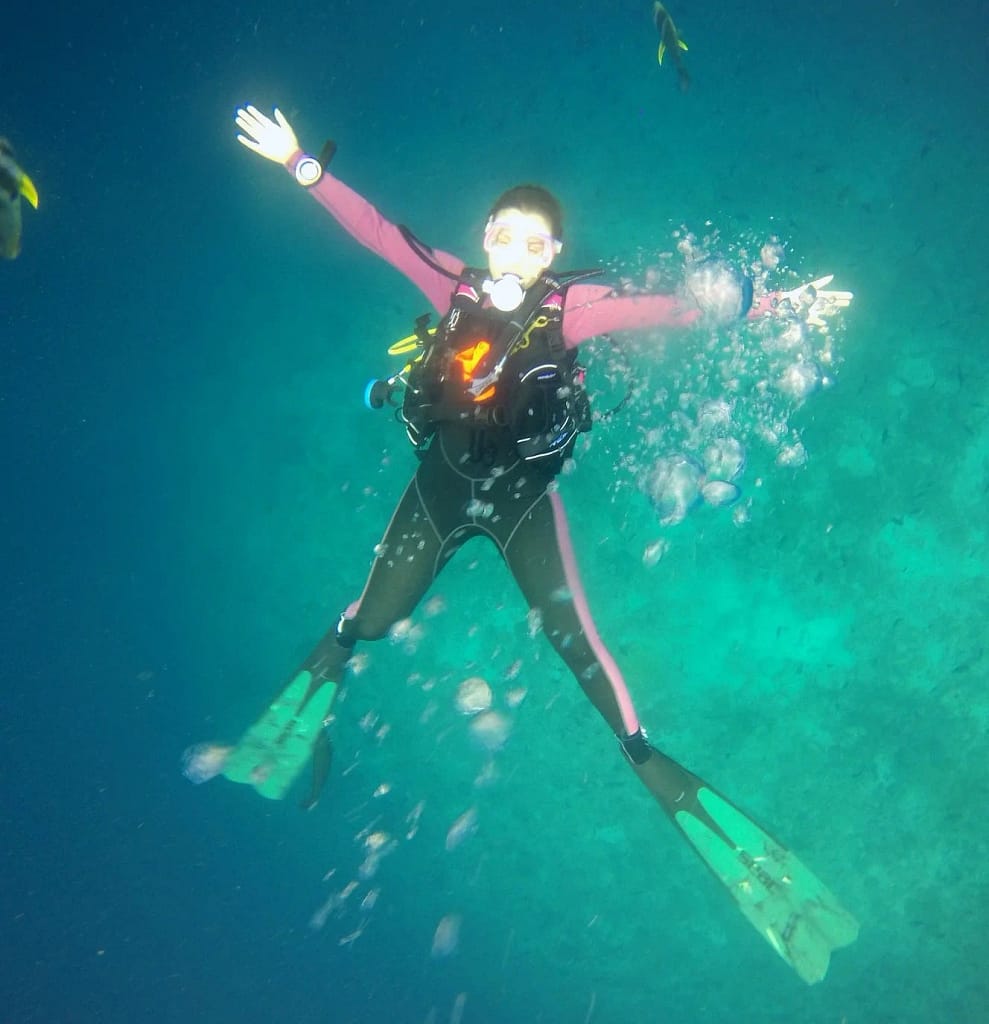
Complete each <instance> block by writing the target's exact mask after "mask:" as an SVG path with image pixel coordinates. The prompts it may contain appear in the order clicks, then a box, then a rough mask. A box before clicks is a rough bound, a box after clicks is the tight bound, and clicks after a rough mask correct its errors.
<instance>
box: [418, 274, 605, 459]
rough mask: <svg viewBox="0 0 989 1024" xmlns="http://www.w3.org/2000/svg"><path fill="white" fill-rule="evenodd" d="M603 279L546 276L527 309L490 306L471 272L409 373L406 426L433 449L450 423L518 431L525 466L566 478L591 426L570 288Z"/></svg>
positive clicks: (513, 434)
mask: <svg viewBox="0 0 989 1024" xmlns="http://www.w3.org/2000/svg"><path fill="white" fill-rule="evenodd" d="M597 273H598V271H582V272H577V273H572V274H565V275H560V276H554V275H550V274H543V275H542V276H541V277H540V278H539V280H538V281H537V282H536V283H535V284H534V285H533V286H532V287H531V288H530V289H529V290H528V291H527V293H526V294H525V297H524V299H523V301H522V304H521V305H520V306H519V308H518V309H516V310H514V311H512V312H509V313H506V312H501V311H499V310H497V309H495V308H493V307H484V306H483V305H482V295H483V291H482V285H483V283H484V280H485V279H486V277H487V275H486V274H485V272H484V271H482V270H475V269H466V270H464V272H463V273H462V274H461V275H460V278H459V279H458V280H457V284H456V287H455V288H454V292H453V297H452V300H451V305H450V309H449V311H448V313H447V314H446V316H444V317H443V319H442V321H441V322H440V324H439V326H438V328H437V329H436V331H435V333H433V334H431V335H426V334H425V332H424V331H423V332H422V335H421V336H423V340H424V350H423V352H422V355H421V356H420V357H419V358H418V359H417V360H416V361H415V362H414V363H413V364H412V365H411V367H410V368H409V373H408V379H407V385H406V389H405V399H404V402H403V405H402V412H401V418H402V420H403V421H404V423H405V427H406V433H407V434H408V436H409V440H410V441H411V442H412V444H413V445H414V446H415V448H416V449H417V450H422V449H424V448H425V447H426V446H427V444H428V442H429V439H430V437H432V435H433V434H434V433H435V432H436V430H437V428H438V427H439V426H440V425H441V424H442V423H449V422H463V423H467V424H470V425H476V426H477V427H478V428H496V429H502V430H506V431H508V432H509V433H510V435H511V438H512V440H513V441H514V444H515V449H516V451H517V453H518V455H519V456H520V458H522V459H525V460H527V461H531V462H537V461H538V462H542V463H543V464H544V465H545V466H546V467H547V468H548V469H552V470H553V471H556V470H558V469H559V467H560V466H562V464H563V461H564V459H566V458H567V457H568V456H569V455H570V453H571V452H572V450H573V446H574V443H575V441H576V438H577V435H578V434H579V433H581V432H582V431H586V430H590V428H591V409H590V402H589V400H588V397H587V392H586V390H585V388H584V371H583V367H581V366H580V364H579V363H578V362H577V355H576V352H575V351H574V350H568V349H567V348H566V345H565V343H564V340H563V307H564V303H565V301H566V291H567V288H568V287H569V286H570V285H571V284H573V283H574V282H575V281H577V280H583V279H585V278H587V277H590V276H592V275H594V274H597Z"/></svg>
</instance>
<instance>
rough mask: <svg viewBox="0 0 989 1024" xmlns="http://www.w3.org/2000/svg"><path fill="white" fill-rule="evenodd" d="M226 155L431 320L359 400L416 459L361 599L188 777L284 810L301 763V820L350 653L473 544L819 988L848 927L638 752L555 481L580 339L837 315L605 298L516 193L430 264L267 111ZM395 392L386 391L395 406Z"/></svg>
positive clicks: (322, 772)
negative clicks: (240, 788) (395, 366)
mask: <svg viewBox="0 0 989 1024" xmlns="http://www.w3.org/2000/svg"><path fill="white" fill-rule="evenodd" d="M236 123H237V126H238V128H239V129H240V134H239V135H238V140H239V141H240V142H241V143H242V144H243V145H244V146H246V147H247V148H248V149H250V150H251V151H253V152H254V153H257V154H258V155H260V156H262V157H264V158H265V159H268V160H271V161H273V162H274V163H277V164H281V165H282V166H283V167H284V168H285V169H286V170H287V171H288V173H290V174H291V175H293V177H294V178H295V180H296V181H297V182H298V183H299V185H300V186H302V187H303V188H304V189H306V190H307V191H308V192H309V193H310V194H311V195H312V197H313V198H314V199H315V200H316V201H317V202H318V203H319V204H320V205H321V206H323V207H324V208H325V209H326V210H327V211H328V212H329V213H330V215H331V216H332V217H333V218H334V219H335V220H336V221H337V222H338V223H339V224H340V225H341V226H342V227H343V228H344V230H345V231H346V232H347V233H348V234H350V235H351V236H352V237H353V238H354V239H356V240H357V241H358V242H360V243H361V244H362V245H364V246H366V247H367V248H368V249H370V250H371V251H372V252H374V253H376V254H377V255H379V256H380V257H381V258H382V259H384V260H386V261H387V262H388V263H390V264H391V265H392V266H393V267H395V269H396V270H398V271H399V272H400V273H402V274H404V275H405V276H406V277H407V278H408V279H409V280H410V281H412V282H413V283H414V284H415V285H416V286H417V287H418V288H419V289H420V291H421V292H422V293H423V295H425V297H426V298H427V299H428V300H429V302H430V304H431V305H432V307H433V308H434V309H435V310H436V312H437V314H438V315H439V316H440V318H441V319H440V321H439V324H438V327H437V328H436V330H435V331H434V332H429V331H428V330H426V328H425V325H424V323H422V322H420V324H419V329H418V335H419V347H418V352H419V354H418V356H417V357H416V358H415V359H413V360H412V361H411V362H410V363H409V364H408V365H407V366H406V368H405V370H404V371H403V373H402V374H400V375H397V377H399V378H401V380H398V379H396V378H393V379H392V380H391V381H385V382H377V384H376V385H374V386H369V390H368V393H367V395H366V398H367V399H368V401H369V404H372V405H375V404H377V405H382V404H384V403H386V402H390V403H394V404H395V405H396V409H397V410H399V407H398V404H397V401H396V400H395V399H394V394H395V390H397V386H398V384H399V383H401V384H402V385H404V399H403V401H402V404H401V407H400V410H399V415H400V418H401V420H402V422H403V423H404V424H405V428H406V432H407V434H408V436H409V439H410V441H411V442H412V444H413V445H414V447H415V449H416V452H417V454H418V456H419V463H418V466H417V468H416V471H415V473H414V475H413V477H412V479H411V481H410V482H409V484H408V486H407V488H406V490H405V492H404V494H403V496H402V497H401V499H400V500H399V503H398V506H397V507H396V509H395V511H394V514H393V515H392V518H391V521H390V522H389V523H388V526H387V527H386V529H385V532H384V536H383V537H382V539H381V543H380V544H379V545H378V546H377V547H376V548H375V558H374V561H373V564H372V567H371V570H370V573H369V575H368V578H367V581H366V584H365V586H364V590H363V592H362V593H361V595H360V596H359V597H358V598H357V599H356V600H355V601H353V602H352V603H351V604H350V605H348V606H347V607H346V608H345V609H344V611H343V612H342V614H341V615H340V617H339V620H338V622H337V623H336V625H335V626H334V627H333V628H331V629H330V630H329V631H328V632H327V633H326V635H325V636H324V637H323V638H322V639H321V640H320V641H319V643H318V644H316V646H315V648H314V649H313V650H312V652H311V653H310V654H309V656H308V657H306V658H305V660H304V661H303V662H302V664H301V665H300V666H299V668H298V670H297V671H296V672H295V673H294V674H293V676H292V677H291V678H290V680H289V681H288V683H287V685H286V686H285V688H284V689H283V690H282V691H281V693H280V694H279V695H278V696H277V697H276V698H275V699H274V701H273V702H272V704H271V705H270V707H269V708H268V709H267V711H266V712H265V713H264V715H263V716H262V717H261V719H260V720H259V721H258V722H257V723H256V724H255V725H254V726H252V727H251V728H250V729H249V730H248V731H247V733H246V734H245V735H244V737H243V738H242V739H241V741H240V742H239V743H238V744H237V746H236V747H233V748H219V747H212V746H210V747H207V746H204V747H202V748H199V749H197V750H194V751H193V753H192V754H191V756H190V758H189V764H187V774H189V775H190V777H192V778H194V780H195V781H202V780H204V779H205V778H208V777H210V776H211V775H213V774H218V773H220V772H222V774H223V775H224V776H225V777H226V778H228V779H231V780H233V781H235V782H243V783H247V784H249V785H252V786H253V787H254V788H255V789H256V790H257V791H258V792H259V793H261V794H262V795H263V796H266V797H270V798H275V799H278V798H281V797H282V796H284V794H285V792H286V791H287V789H288V787H289V786H290V784H291V783H292V782H293V780H294V779H295V778H296V776H297V775H298V773H299V772H300V771H301V769H302V767H303V766H304V764H305V763H306V762H307V761H308V760H309V758H310V757H312V759H313V783H312V788H311V790H310V792H309V794H308V796H307V798H306V799H305V801H304V803H303V806H304V807H312V806H314V805H315V803H316V800H317V799H318V796H319V793H320V789H321V787H322V785H323V783H324V782H325V780H326V777H327V775H328V773H329V768H330V760H331V746H330V740H329V737H328V735H327V732H326V729H325V728H324V723H326V722H327V720H328V718H329V715H330V708H331V706H332V703H333V700H334V697H335V695H336V693H337V691H338V688H339V686H340V685H341V683H342V680H343V677H344V670H345V668H346V666H347V663H348V661H349V660H350V658H351V657H352V655H353V653H354V647H355V644H357V643H358V642H360V641H368V640H378V639H381V638H383V637H385V636H387V635H388V633H389V631H390V630H391V628H392V627H393V626H394V625H395V624H396V623H399V622H401V621H402V620H404V619H407V618H408V617H409V616H410V615H411V613H412V612H413V610H414V609H415V608H416V606H417V605H418V604H419V602H420V600H421V599H422V598H423V596H424V595H425V593H426V591H427V590H428V588H429V587H430V585H431V584H432V583H433V581H434V580H435V579H436V577H437V576H438V574H439V573H440V571H441V570H442V569H443V567H444V565H446V563H447V562H448V561H449V560H450V558H452V557H453V555H454V554H456V552H457V551H458V550H459V549H460V548H461V547H462V546H463V545H464V544H465V543H466V542H467V541H468V540H470V539H471V538H474V537H484V538H486V539H487V540H489V541H490V542H491V543H493V544H494V545H495V546H496V547H497V549H498V551H499V553H500V554H501V557H502V559H503V560H504V562H505V565H506V566H507V567H508V570H509V572H511V574H512V576H513V577H514V578H515V581H516V583H517V584H518V586H519V587H520V589H521V591H522V594H523V595H524V597H525V600H526V601H527V602H528V604H529V607H530V609H531V610H532V612H531V614H532V615H534V616H535V617H536V619H537V620H538V621H539V622H540V623H541V627H542V631H543V632H544V634H545V636H546V638H547V639H548V640H549V642H550V643H551V644H552V645H553V647H554V648H555V649H556V651H557V653H558V654H559V656H560V657H561V658H562V659H563V660H564V662H565V663H566V664H567V666H568V667H569V669H570V671H571V672H572V673H573V675H574V677H575V678H576V680H577V682H578V684H579V685H580V686H581V688H582V689H583V691H584V693H585V694H586V695H587V697H588V698H589V699H590V701H591V703H592V704H593V705H594V707H595V708H596V709H597V710H598V712H599V713H600V715H601V716H602V717H603V718H604V720H605V722H607V724H608V727H609V728H610V729H611V730H612V731H613V732H614V734H615V736H616V737H617V739H618V743H619V746H620V749H621V751H622V753H623V754H624V756H625V758H626V760H627V761H628V764H629V765H630V767H631V769H632V771H634V772H635V774H636V775H637V776H638V777H639V779H641V781H642V782H643V783H644V784H645V786H646V788H647V789H648V790H649V792H650V793H651V794H652V796H653V797H654V798H655V800H656V801H657V802H658V803H659V804H660V806H661V807H662V808H663V809H664V810H665V811H666V812H667V814H668V815H669V816H670V818H671V820H672V821H673V823H674V824H675V825H676V826H677V828H678V830H679V831H680V833H681V835H682V836H683V837H684V838H686V839H687V841H689V842H690V843H691V845H692V846H693V847H694V848H695V850H696V851H697V852H698V853H699V854H700V855H701V857H702V858H703V859H704V861H705V862H706V863H707V864H708V866H709V867H710V868H711V870H712V871H713V872H714V873H715V875H716V876H717V877H718V878H719V879H720V880H721V881H722V883H723V884H724V885H726V886H727V888H728V889H729V891H730V892H731V894H732V895H733V897H734V898H735V900H736V902H737V903H738V904H739V906H740V908H741V910H742V911H743V913H744V914H745V915H746V916H747V917H748V918H749V920H750V921H751V922H752V923H753V924H754V925H755V927H756V928H757V929H758V930H759V931H760V933H762V934H763V936H764V937H765V938H766V939H767V940H768V941H769V942H770V943H771V944H772V945H773V947H774V948H775V949H776V951H777V952H778V953H779V954H780V955H781V956H782V957H783V958H784V959H785V960H786V961H787V962H788V963H790V965H791V966H793V967H794V968H795V969H796V970H797V972H798V973H799V974H800V976H801V977H803V978H804V979H805V980H806V981H808V982H815V981H819V980H820V979H821V978H823V977H824V974H825V971H826V970H827V967H828V963H829V959H830V952H831V950H832V949H833V948H836V947H838V946H842V945H845V944H847V943H849V942H851V941H852V940H853V939H854V938H855V936H856V934H857V930H858V926H857V924H856V922H855V920H854V918H852V917H851V915H849V914H848V913H847V911H845V910H844V909H843V908H842V907H841V906H840V904H839V903H838V902H837V900H836V899H835V898H834V897H833V896H832V895H831V894H830V892H829V891H828V890H827V889H826V888H825V887H824V885H823V884H822V883H821V882H819V881H818V880H817V879H816V878H815V877H814V876H813V875H812V874H811V872H810V871H809V870H808V869H807V868H805V867H804V866H803V865H801V864H800V863H799V861H797V859H796V858H795V857H794V856H793V854H792V853H790V852H789V851H788V850H786V849H785V848H784V847H783V846H782V845H780V844H779V843H778V842H777V841H776V840H775V839H773V838H772V837H771V836H770V835H768V834H767V833H766V832H764V831H763V830H762V829H761V828H760V827H759V826H758V825H756V824H755V823H753V822H752V821H751V820H750V819H749V818H747V817H746V816H745V815H744V814H743V813H742V812H741V811H740V810H738V809H737V808H736V807H735V806H734V805H733V804H732V803H731V802H730V801H728V800H727V799H726V798H725V797H724V796H722V795H721V794H720V793H719V792H718V791H717V790H715V789H714V788H713V787H712V786H710V785H709V784H708V783H706V782H704V781H703V780H702V779H700V778H699V777H698V776H696V775H694V774H693V773H691V772H689V771H688V770H687V769H686V768H684V767H682V766H681V765H679V764H678V763H677V762H676V761H674V760H672V759H671V758H669V757H668V756H666V755H665V754H663V753H662V752H660V751H659V750H657V749H656V748H655V747H653V746H652V745H651V744H650V742H649V740H648V739H647V737H646V734H645V732H644V731H643V729H642V726H641V724H640V722H639V719H638V716H637V714H636V710H635V705H634V703H633V700H632V697H631V695H630V693H629V688H628V686H627V685H626V682H625V680H624V678H623V676H622V673H621V670H620V669H619V667H618V665H617V663H616V661H615V658H614V657H613V656H612V654H611V653H610V652H609V650H608V649H607V647H606V646H605V645H604V643H603V641H602V639H601V637H600V635H599V634H598V630H597V628H596V626H595V623H594V620H593V618H592V616H591V611H590V603H589V601H588V598H587V595H586V594H585V591H584V587H583V585H582V583H581V580H580V576H579V574H578V570H577V559H576V556H575V554H574V550H573V547H572V544H571V539H570V531H569V528H568V525H567V516H566V513H565V511H564V502H563V496H562V494H561V493H560V491H559V490H558V489H557V488H556V486H555V485H554V480H555V478H556V476H557V474H559V472H560V471H561V469H562V467H563V464H564V461H565V460H566V459H568V458H569V457H570V455H571V453H572V451H573V448H574V444H575V441H576V439H577V437H578V435H579V434H580V433H581V432H582V431H585V430H587V429H589V428H590V425H591V414H590V408H589V402H588V398H587V394H586V392H585V389H584V381H583V371H582V369H581V367H580V364H579V363H578V362H577V359H576V349H577V346H578V345H579V343H580V342H582V341H585V340H587V339H589V338H592V337H594V336H597V335H602V334H606V333H609V332H613V331H623V330H632V329H641V328H650V327H657V326H665V327H670V328H677V327H683V326H685V325H688V324H691V323H694V322H695V321H697V320H698V319H699V318H700V317H702V316H704V315H705V314H706V313H708V312H710V311H713V310H717V311H719V313H720V315H724V311H725V310H726V309H727V310H728V311H729V314H730V316H732V317H734V318H738V317H745V316H747V315H755V314H756V313H763V312H767V313H768V312H769V311H771V310H772V309H773V308H774V307H780V306H782V307H785V309H786V310H788V311H791V312H788V315H794V313H793V312H792V311H793V310H796V311H797V312H798V313H799V315H801V316H802V318H803V319H805V320H807V321H816V322H821V320H822V317H824V316H830V315H831V314H832V313H833V312H835V311H836V310H837V309H840V308H843V307H844V306H847V305H848V303H849V301H850V300H851V295H850V294H849V293H847V292H833V291H827V290H826V289H825V285H826V284H827V283H829V282H830V278H822V279H821V280H820V281H817V282H814V284H813V285H805V286H802V287H801V288H797V289H794V290H793V291H792V292H787V293H780V294H776V295H771V296H767V297H766V298H765V299H763V300H762V301H760V303H759V304H758V309H757V310H754V311H753V310H751V308H750V307H751V306H752V290H751V283H750V282H748V281H747V280H746V279H743V278H742V277H741V276H740V275H738V274H737V273H730V274H728V275H727V278H726V276H725V275H724V274H718V273H705V274H703V275H700V278H699V280H700V284H699V285H698V286H697V287H695V288H694V290H693V292H692V294H691V296H690V297H688V298H680V297H677V296H674V295H663V294H648V295H634V296H630V295H625V296H619V295H616V294H615V293H614V291H613V290H612V289H611V288H610V287H608V286H607V285H603V284H598V283H593V282H592V281H591V280H590V278H591V277H593V276H595V274H596V273H597V272H596V271H595V272H576V273H565V272H563V273H559V272H557V271H556V270H555V269H554V264H555V262H556V259H557V257H558V256H559V255H560V252H561V250H562V248H563V221H562V213H561V208H560V205H559V203H558V202H557V201H556V199H555V198H554V197H553V196H552V195H551V194H550V193H549V192H547V191H546V190H545V189H543V188H541V187H539V186H534V185H521V186H517V187H515V188H511V189H509V190H508V191H507V192H505V193H504V194H503V195H501V196H500V197H499V198H498V199H496V200H495V202H494V203H493V204H492V206H491V209H490V213H489V216H488V218H487V222H486V225H485V228H484V235H483V240H482V241H483V249H484V252H485V254H486V257H487V265H486V267H484V268H473V267H470V266H467V265H466V264H465V263H464V262H463V261H462V260H460V259H458V258H457V257H455V256H452V255H450V254H449V253H446V252H442V251H440V250H436V249H431V248H429V247H428V246H426V245H425V244H423V243H422V242H420V241H418V239H416V238H415V236H413V235H412V234H411V232H409V231H408V230H407V229H405V228H402V227H400V226H398V225H395V224H392V223H390V222H389V221H388V220H386V219H385V218H384V217H383V216H382V215H381V214H380V213H379V212H378V211H377V210H376V209H375V208H374V207H373V206H372V205H371V204H370V203H369V202H368V201H366V200H365V199H364V198H362V197H361V196H360V195H358V194H357V193H356V192H354V191H353V190H352V189H350V188H348V187H347V186H346V185H345V184H343V182H341V181H340V180H338V179H337V178H335V177H334V176H333V175H331V174H330V173H329V172H328V170H327V168H326V164H327V163H328V161H329V159H330V157H331V156H332V149H333V148H334V147H333V146H332V144H328V148H326V149H324V152H323V154H321V157H322V158H321V159H317V158H316V157H313V156H311V155H310V154H308V153H306V152H305V151H303V150H302V149H301V148H300V146H299V143H298V140H297V138H296V135H295V132H294V131H293V129H292V127H291V126H290V124H289V123H288V121H287V120H286V118H285V117H284V116H283V115H282V114H281V112H280V111H279V110H277V109H276V110H275V111H274V117H273V118H269V117H268V116H267V115H266V114H264V113H262V112H261V111H260V110H258V109H257V108H256V107H252V106H247V107H245V108H243V109H240V110H238V112H237V115H236ZM393 387H394V388H395V390H393Z"/></svg>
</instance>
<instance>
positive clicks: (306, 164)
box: [295, 156, 323, 188]
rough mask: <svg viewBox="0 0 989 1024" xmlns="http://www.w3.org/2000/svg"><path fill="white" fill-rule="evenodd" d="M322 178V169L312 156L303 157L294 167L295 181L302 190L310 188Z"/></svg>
mask: <svg viewBox="0 0 989 1024" xmlns="http://www.w3.org/2000/svg"><path fill="white" fill-rule="evenodd" d="M322 177H323V168H322V166H321V165H320V162H319V161H318V160H317V159H316V158H315V157H314V156H304V157H303V158H302V159H301V160H300V161H299V162H298V163H297V164H296V165H295V180H296V181H297V182H298V183H299V184H300V185H302V186H303V187H304V188H312V186H313V185H315V184H316V182H317V181H319V179H320V178H322Z"/></svg>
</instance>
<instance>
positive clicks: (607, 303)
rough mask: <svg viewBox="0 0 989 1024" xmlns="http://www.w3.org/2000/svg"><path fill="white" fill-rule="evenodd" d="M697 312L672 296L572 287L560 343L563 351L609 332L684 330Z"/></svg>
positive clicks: (593, 287)
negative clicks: (563, 343) (563, 345)
mask: <svg viewBox="0 0 989 1024" xmlns="http://www.w3.org/2000/svg"><path fill="white" fill-rule="evenodd" d="M700 315H701V313H700V310H699V309H698V308H697V307H696V306H694V305H691V304H689V303H687V302H685V301H683V300H682V299H680V298H678V297H677V296H676V295H615V294H614V292H613V290H612V289H611V288H608V287H607V286H606V285H600V284H575V285H574V286H573V287H572V288H570V289H569V290H568V291H567V301H566V306H565V307H564V310H563V340H564V342H565V344H566V346H567V348H574V347H576V346H577V345H579V344H580V343H581V342H582V341H586V340H587V339H588V338H593V337H595V336H596V335H598V334H608V333H609V332H610V331H635V330H643V329H644V328H647V327H686V326H688V325H689V324H692V323H694V321H695V320H697V319H698V318H699V317H700Z"/></svg>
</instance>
